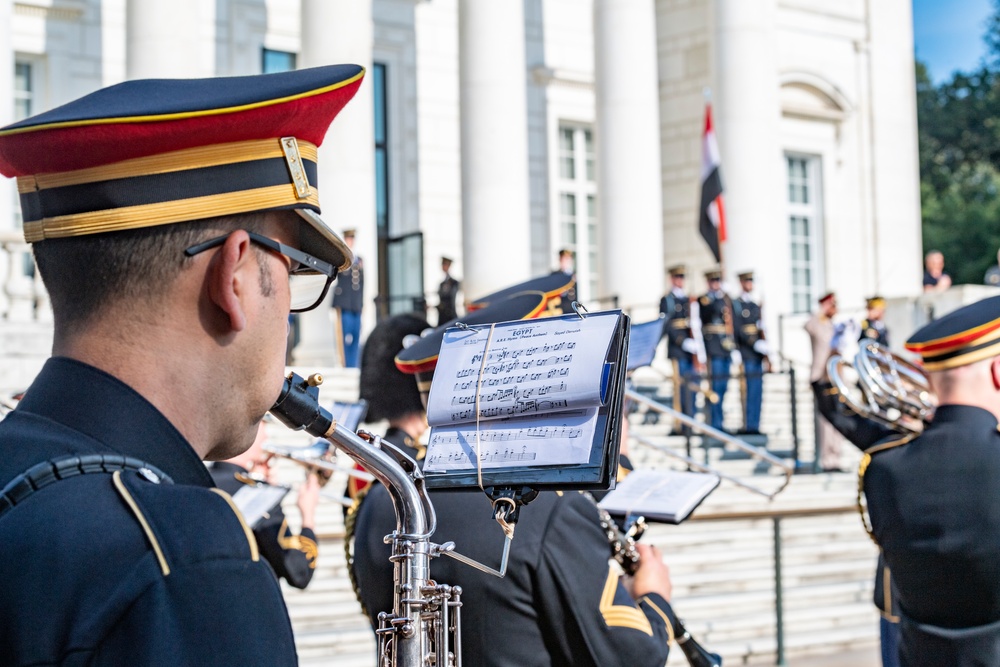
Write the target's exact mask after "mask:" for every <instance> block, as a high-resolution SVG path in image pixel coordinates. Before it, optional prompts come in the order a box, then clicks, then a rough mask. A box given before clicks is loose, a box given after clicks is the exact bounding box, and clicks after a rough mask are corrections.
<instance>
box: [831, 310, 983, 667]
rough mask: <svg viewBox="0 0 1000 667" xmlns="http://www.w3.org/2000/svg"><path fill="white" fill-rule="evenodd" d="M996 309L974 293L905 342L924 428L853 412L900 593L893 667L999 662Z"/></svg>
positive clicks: (870, 498) (879, 531)
mask: <svg viewBox="0 0 1000 667" xmlns="http://www.w3.org/2000/svg"><path fill="white" fill-rule="evenodd" d="M998 313H1000V297H991V298H988V299H984V300H982V301H979V302H977V303H974V304H971V305H969V306H965V307H963V308H960V309H958V310H956V311H953V312H951V313H949V314H947V315H945V316H943V317H941V318H940V319H938V320H935V321H934V322H931V323H930V324H928V325H927V326H925V327H923V328H922V329H920V330H919V331H917V332H916V333H915V334H913V336H911V337H910V339H909V340H908V341H907V342H906V349H907V350H909V351H911V352H914V353H916V354H918V355H920V357H921V358H922V360H923V367H924V369H925V370H926V371H927V373H928V377H929V380H930V386H931V389H932V391H933V392H934V393H935V394H936V395H937V399H938V407H937V410H936V412H935V413H934V416H933V419H932V420H931V421H930V423H929V424H927V425H926V427H925V428H924V430H923V432H922V433H920V434H919V435H917V434H913V433H911V434H907V435H900V434H898V433H895V434H890V435H887V434H886V429H884V428H881V427H879V426H877V425H873V424H872V423H871V422H870V421H869V420H862V419H860V418H855V419H854V422H855V427H854V429H853V431H854V432H853V433H848V435H849V437H850V439H851V440H852V442H855V444H857V445H858V446H860V447H862V448H864V449H865V456H864V457H863V458H862V461H861V468H860V470H859V473H860V475H861V482H862V485H863V489H864V495H865V499H866V501H867V508H868V517H869V522H870V532H871V535H872V537H873V538H874V539H875V541H876V542H877V543H878V545H879V547H881V549H882V553H883V555H884V557H885V562H886V564H887V565H888V567H889V569H890V570H891V573H892V580H893V584H894V586H895V588H894V590H895V591H896V593H897V594H898V598H899V605H898V610H897V612H898V614H897V615H898V617H899V619H900V653H899V656H900V664H902V665H958V666H964V665H996V664H1000V498H998V496H997V493H996V488H997V487H996V480H997V479H998V476H1000V431H998V421H997V420H998V416H1000V337H998V335H997V333H998V332H1000V317H998ZM842 411H843V410H842ZM844 423H845V422H844V421H841V422H838V426H840V427H842V430H849V429H845V428H844ZM880 430H881V433H880ZM880 436H881V437H880Z"/></svg>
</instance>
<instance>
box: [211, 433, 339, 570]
mask: <svg viewBox="0 0 1000 667" xmlns="http://www.w3.org/2000/svg"><path fill="white" fill-rule="evenodd" d="M266 439H267V431H266V429H265V428H264V423H263V422H261V425H260V429H259V430H258V431H257V438H256V439H255V440H254V441H253V444H252V445H251V446H250V449H248V450H246V451H245V452H243V453H242V454H239V455H237V456H234V457H233V458H231V459H228V460H226V461H214V462H212V463H209V464H208V470H209V472H210V473H211V474H212V480H213V481H214V482H215V485H216V486H218V487H219V488H220V489H222V490H223V491H225V492H226V493H228V494H229V495H231V496H232V495H235V494H236V493H238V492H239V491H240V489H241V488H243V487H245V486H250V487H257V486H261V485H265V486H266V485H267V484H273V483H274V475H273V468H271V455H270V454H268V453H267V452H266V451H264V441H265V440H266ZM319 488H320V482H319V476H318V475H317V474H316V472H314V471H310V472H307V473H306V478H305V480H304V481H303V482H302V483H301V484H300V485H299V489H298V498H297V499H296V505H297V506H298V508H299V514H301V516H302V521H301V530H299V533H298V535H296V534H295V533H293V532H292V529H291V528H290V527H289V525H288V519H287V518H286V517H285V513H284V511H283V510H282V509H281V503H280V502H279V503H278V504H277V505H275V506H274V507H272V508H271V509H269V510H268V511H267V512H266V513H265V514H264V516H263V517H261V519H260V520H259V521H257V523H256V524H253V525H251V526H250V528H251V529H252V530H253V536H254V539H256V540H257V546H258V547H260V553H261V555H263V556H264V558H266V559H267V562H268V564H269V565H270V566H271V569H273V570H274V573H275V574H276V575H278V577H280V578H282V579H284V580H285V581H287V582H288V583H289V584H291V585H292V586H294V587H295V588H300V589H301V588H305V587H306V586H308V585H309V582H310V581H312V576H313V572H315V571H316V559H317V558H318V557H319V546H318V544H319V543H318V542H317V541H316V530H315V529H316V506H317V505H318V504H319Z"/></svg>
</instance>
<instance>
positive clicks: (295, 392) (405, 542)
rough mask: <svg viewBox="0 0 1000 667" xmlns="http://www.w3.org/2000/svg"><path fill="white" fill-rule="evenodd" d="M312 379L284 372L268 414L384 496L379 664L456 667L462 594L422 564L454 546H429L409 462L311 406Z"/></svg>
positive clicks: (420, 493) (428, 515)
mask: <svg viewBox="0 0 1000 667" xmlns="http://www.w3.org/2000/svg"><path fill="white" fill-rule="evenodd" d="M321 383H322V377H321V376H319V375H313V376H310V378H309V379H308V380H304V379H302V378H301V377H299V376H298V375H296V374H294V373H291V374H290V375H289V376H288V377H287V378H285V383H284V385H283V386H282V389H281V394H280V395H279V397H278V400H277V401H276V402H275V404H274V406H273V407H272V408H271V414H273V415H274V416H275V417H277V418H278V419H279V420H280V421H281V422H282V423H283V424H285V425H286V426H288V427H289V428H291V429H293V430H305V431H306V432H307V433H309V434H310V435H314V436H317V437H323V438H326V439H327V440H329V441H330V442H331V443H332V444H334V445H336V446H337V447H338V448H339V449H340V450H341V451H343V452H345V453H346V454H347V455H348V456H350V457H351V458H352V459H354V461H356V462H357V463H359V464H361V465H363V466H364V467H365V468H366V469H367V470H369V471H370V472H371V473H372V474H373V475H374V476H375V477H376V478H377V479H378V480H379V481H381V482H382V483H383V484H384V485H385V487H386V488H387V489H388V490H389V494H390V496H391V497H392V504H393V509H394V510H395V513H396V530H395V531H394V532H393V533H392V534H391V535H389V536H387V537H386V540H387V541H391V542H392V558H391V560H392V562H393V564H394V570H395V573H394V579H395V582H396V586H395V593H394V596H393V609H392V611H391V612H382V613H380V614H379V628H378V630H377V631H376V634H377V636H378V665H379V667H461V664H462V654H461V644H460V641H459V640H460V633H461V630H460V612H459V610H460V608H461V606H462V602H461V594H462V589H461V588H460V587H458V586H447V585H443V584H437V583H436V582H434V581H432V580H431V579H430V559H431V558H434V557H436V556H440V555H445V554H447V552H448V551H450V550H451V549H453V548H454V544H452V543H448V544H445V545H437V544H434V543H432V542H431V541H430V537H431V535H432V534H433V533H434V528H435V523H436V518H435V515H434V508H433V506H432V505H431V503H430V501H429V499H428V498H427V493H426V490H425V488H424V477H423V473H422V472H421V471H420V468H419V467H418V466H417V464H416V462H415V461H413V459H411V458H410V457H408V456H407V455H406V454H405V453H403V452H401V451H399V450H398V449H396V448H395V447H394V446H393V445H392V444H391V443H389V442H385V441H383V440H382V439H381V438H379V437H377V436H374V435H372V434H370V433H366V432H364V431H359V432H358V433H354V432H353V431H351V430H349V429H347V428H345V427H344V426H342V425H339V424H337V422H336V421H335V420H334V419H333V417H332V415H331V414H330V413H329V412H327V411H326V410H325V409H324V408H322V407H321V406H320V404H319V401H318V394H319V390H318V386H319V385H320V384H321Z"/></svg>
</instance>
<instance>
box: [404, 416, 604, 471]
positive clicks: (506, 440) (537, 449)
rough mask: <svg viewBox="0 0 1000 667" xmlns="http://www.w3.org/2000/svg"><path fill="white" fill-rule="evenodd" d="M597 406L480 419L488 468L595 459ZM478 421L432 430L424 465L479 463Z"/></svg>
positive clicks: (443, 466) (446, 467)
mask: <svg viewBox="0 0 1000 667" xmlns="http://www.w3.org/2000/svg"><path fill="white" fill-rule="evenodd" d="M596 416H597V408H591V409H586V410H584V409H581V410H569V411H564V412H558V413H554V414H546V415H542V416H536V417H530V418H522V419H515V420H512V419H496V420H490V421H484V422H481V423H480V424H479V448H478V452H479V456H478V459H479V462H480V464H481V465H482V468H483V469H487V468H520V467H525V466H536V465H572V464H583V463H587V462H588V461H589V460H590V450H591V446H592V441H593V439H594V432H595V429H596V419H595V417H596ZM476 452H477V449H476V425H475V424H461V425H448V426H437V427H435V428H434V429H433V430H432V431H431V437H430V441H429V443H428V445H427V456H426V458H425V459H424V470H425V471H428V472H447V471H452V470H469V469H475V468H476V467H477V465H476V460H477V456H476Z"/></svg>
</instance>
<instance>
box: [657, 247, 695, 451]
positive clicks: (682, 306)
mask: <svg viewBox="0 0 1000 667" xmlns="http://www.w3.org/2000/svg"><path fill="white" fill-rule="evenodd" d="M685 272H686V269H685V267H684V265H683V264H678V265H676V266H672V267H670V268H669V269H667V273H668V274H669V275H670V291H669V292H667V293H666V295H664V297H663V298H662V299H660V313H661V314H662V315H663V316H664V318H665V322H664V325H663V335H664V337H665V338H666V339H667V357H668V358H669V359H670V362H671V364H672V365H673V376H674V410H679V411H681V412H683V413H684V414H686V415H688V416H689V417H691V416H694V391H693V390H692V389H691V387H692V385H695V384H697V382H698V374H697V372H696V371H695V365H696V362H697V359H698V357H697V354H698V341H697V340H695V338H694V334H692V332H691V299H690V298H688V295H687V294H686V293H685V292H684V279H685ZM687 431H688V427H687V426H685V427H684V432H685V433H686V432H687Z"/></svg>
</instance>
